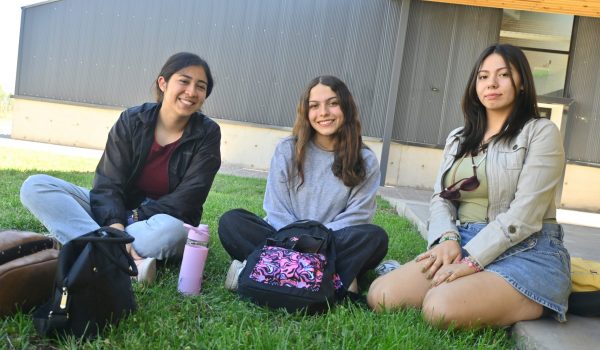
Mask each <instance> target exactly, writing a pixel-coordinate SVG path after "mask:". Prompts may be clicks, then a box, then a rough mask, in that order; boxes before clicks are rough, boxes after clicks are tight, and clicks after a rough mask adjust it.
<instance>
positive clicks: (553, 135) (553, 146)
mask: <svg viewBox="0 0 600 350" xmlns="http://www.w3.org/2000/svg"><path fill="white" fill-rule="evenodd" d="M461 130H462V128H458V129H455V130H453V131H452V132H451V133H450V135H449V136H448V139H447V140H446V147H445V148H444V156H443V160H442V165H441V167H440V171H439V173H438V176H437V179H436V182H435V186H434V194H433V196H432V198H431V202H430V207H429V208H430V215H429V222H428V231H429V232H428V244H429V246H431V245H432V244H433V243H435V242H436V241H437V240H438V239H439V238H440V236H441V235H442V234H443V233H445V232H449V231H451V232H458V229H457V228H456V224H457V222H456V220H457V208H456V206H455V205H454V204H453V203H452V202H451V201H449V200H445V199H443V198H440V197H439V195H438V194H439V193H440V192H441V191H442V189H443V183H442V181H443V178H444V175H445V174H446V172H447V171H448V170H449V169H450V168H451V167H452V164H453V163H454V156H455V155H456V154H457V153H458V145H459V143H460V141H461V139H460V137H459V136H457V134H458V132H459V131H461ZM487 152H488V156H487V159H486V165H485V166H486V175H487V181H488V201H489V204H488V209H487V215H488V218H487V219H488V220H487V221H488V225H487V226H486V227H485V228H484V229H483V230H481V232H480V233H479V234H478V235H477V236H476V237H474V238H473V239H472V240H471V241H470V242H469V243H467V244H466V245H465V247H464V248H465V249H466V250H467V251H468V252H469V254H471V255H472V256H473V257H474V258H475V259H477V261H478V262H479V263H480V264H481V265H482V266H486V265H487V264H489V263H491V262H492V261H494V259H496V258H497V257H498V256H499V255H500V254H502V253H503V252H504V251H506V250H507V249H508V248H510V247H512V246H513V245H515V244H517V243H519V242H521V241H522V240H524V239H525V238H527V237H529V236H530V235H531V234H532V233H535V232H538V231H539V230H540V229H541V227H542V222H543V220H544V219H549V218H556V204H555V195H556V191H557V189H558V188H559V185H560V183H561V180H562V174H563V171H564V167H565V154H564V150H563V145H562V140H561V135H560V132H559V130H558V128H557V127H556V125H555V124H554V123H552V122H551V121H550V120H548V119H544V118H541V119H532V120H530V121H529V122H527V124H525V126H524V127H523V129H522V130H521V132H520V133H519V134H518V135H517V136H516V137H515V138H514V139H513V140H511V141H510V142H509V143H506V142H492V143H491V144H490V145H489V147H488V150H487Z"/></svg>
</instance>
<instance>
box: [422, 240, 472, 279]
mask: <svg viewBox="0 0 600 350" xmlns="http://www.w3.org/2000/svg"><path fill="white" fill-rule="evenodd" d="M460 259H462V253H461V247H460V243H459V242H457V241H451V240H448V241H444V242H442V243H440V244H437V245H435V246H434V247H433V248H431V249H429V250H428V251H426V252H425V253H423V254H420V255H418V256H417V258H416V259H415V261H416V262H422V264H421V266H422V267H421V272H423V273H424V274H425V275H426V277H427V279H432V278H433V276H435V273H436V272H437V271H438V270H439V269H440V267H442V266H443V265H449V264H452V263H457V262H458V261H460Z"/></svg>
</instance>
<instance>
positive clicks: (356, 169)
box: [292, 75, 366, 187]
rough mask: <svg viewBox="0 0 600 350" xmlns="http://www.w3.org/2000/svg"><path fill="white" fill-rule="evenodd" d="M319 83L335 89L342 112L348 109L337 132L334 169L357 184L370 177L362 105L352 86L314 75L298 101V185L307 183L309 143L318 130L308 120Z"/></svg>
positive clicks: (295, 131) (346, 180)
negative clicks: (363, 152)
mask: <svg viewBox="0 0 600 350" xmlns="http://www.w3.org/2000/svg"><path fill="white" fill-rule="evenodd" d="M317 84H322V85H326V86H328V87H329V88H331V90H332V91H333V92H335V94H336V95H337V98H338V101H339V103H340V107H341V109H342V113H344V123H343V125H342V126H341V127H340V128H339V129H338V131H337V132H336V133H335V135H334V137H335V148H334V153H335V158H334V161H333V165H332V166H331V171H332V172H333V174H334V175H335V176H336V177H338V178H340V179H341V180H342V182H343V183H344V185H346V186H348V187H353V186H356V185H358V184H359V183H361V182H362V181H363V180H364V179H365V177H366V170H365V165H364V160H363V158H362V156H361V155H360V151H361V148H362V147H364V145H363V143H362V136H361V126H360V119H359V116H358V109H357V107H356V103H354V98H352V94H351V93H350V90H348V87H347V86H346V84H344V82H343V81H341V80H340V79H338V78H336V77H334V76H331V75H323V76H319V77H316V78H314V79H313V80H311V81H310V82H309V83H308V85H307V87H306V89H305V90H304V92H303V93H302V96H301V97H300V101H299V102H298V108H297V114H296V121H295V123H294V128H293V130H292V135H293V136H294V137H295V139H296V147H295V152H294V153H295V154H294V157H295V158H294V164H295V168H296V171H297V175H298V176H299V177H300V182H299V184H298V187H300V186H302V184H303V183H304V159H305V156H306V147H307V145H308V143H309V142H310V140H311V138H312V137H313V136H314V135H315V130H314V129H313V128H312V126H311V125H310V121H309V120H308V99H309V97H310V91H311V90H312V88H313V87H315V86H316V85H317Z"/></svg>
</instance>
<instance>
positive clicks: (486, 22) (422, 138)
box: [392, 1, 502, 146]
mask: <svg viewBox="0 0 600 350" xmlns="http://www.w3.org/2000/svg"><path fill="white" fill-rule="evenodd" d="M501 18H502V10H498V9H489V8H481V7H471V6H459V5H449V4H438V3H429V2H421V1H413V3H412V7H411V13H410V19H409V23H408V32H407V38H406V47H405V49H404V60H403V64H402V73H401V78H400V88H399V91H398V103H397V107H396V116H395V124H394V132H393V135H392V138H393V139H395V140H401V141H406V142H413V143H418V144H429V145H438V146H439V145H443V144H444V141H445V139H446V136H447V135H448V133H449V132H450V130H452V129H454V128H456V127H458V126H461V125H462V124H463V117H462V112H461V108H460V100H461V98H462V95H463V93H464V89H465V86H466V83H467V78H468V76H469V73H470V71H471V68H472V66H473V64H474V62H475V61H476V60H477V57H478V56H479V54H480V53H481V51H482V50H483V49H484V48H486V47H487V46H488V45H490V44H491V43H494V42H496V41H497V40H498V35H499V33H500V21H501Z"/></svg>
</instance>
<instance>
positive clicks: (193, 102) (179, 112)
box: [158, 66, 208, 118]
mask: <svg viewBox="0 0 600 350" xmlns="http://www.w3.org/2000/svg"><path fill="white" fill-rule="evenodd" d="M158 87H159V88H160V90H161V91H162V92H163V94H164V96H163V99H162V107H161V114H164V115H165V116H169V117H176V118H178V117H189V116H190V115H192V114H193V113H194V112H196V111H198V110H200V108H201V107H202V104H204V100H206V92H207V87H208V79H207V77H206V72H205V71H204V68H202V67H200V66H188V67H185V68H182V69H180V70H178V71H177V72H175V73H174V74H173V75H172V76H171V77H170V78H169V81H167V80H165V78H164V77H163V76H160V77H158Z"/></svg>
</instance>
